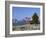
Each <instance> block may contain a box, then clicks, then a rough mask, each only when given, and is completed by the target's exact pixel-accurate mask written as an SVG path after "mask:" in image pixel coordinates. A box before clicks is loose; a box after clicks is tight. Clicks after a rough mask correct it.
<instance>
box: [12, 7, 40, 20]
mask: <svg viewBox="0 0 46 38" xmlns="http://www.w3.org/2000/svg"><path fill="white" fill-rule="evenodd" d="M34 13H37V15H38V16H39V15H40V8H32V7H30V8H29V7H12V18H13V19H15V18H16V19H17V20H21V19H23V18H25V17H32V15H33V14H34Z"/></svg>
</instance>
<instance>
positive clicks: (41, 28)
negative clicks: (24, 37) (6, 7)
mask: <svg viewBox="0 0 46 38" xmlns="http://www.w3.org/2000/svg"><path fill="white" fill-rule="evenodd" d="M12 7H36V8H40V30H35V31H34V30H32V31H12ZM42 11H43V6H41V5H37V6H36V5H18V4H10V34H25V33H42V32H43V12H42Z"/></svg>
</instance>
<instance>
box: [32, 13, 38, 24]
mask: <svg viewBox="0 0 46 38" xmlns="http://www.w3.org/2000/svg"><path fill="white" fill-rule="evenodd" d="M38 19H39V17H38V15H37V13H34V14H33V16H32V22H33V23H34V24H38Z"/></svg>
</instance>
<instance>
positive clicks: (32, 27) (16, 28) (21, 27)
mask: <svg viewBox="0 0 46 38" xmlns="http://www.w3.org/2000/svg"><path fill="white" fill-rule="evenodd" d="M12 30H13V31H25V30H40V24H25V25H18V26H13V28H12Z"/></svg>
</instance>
